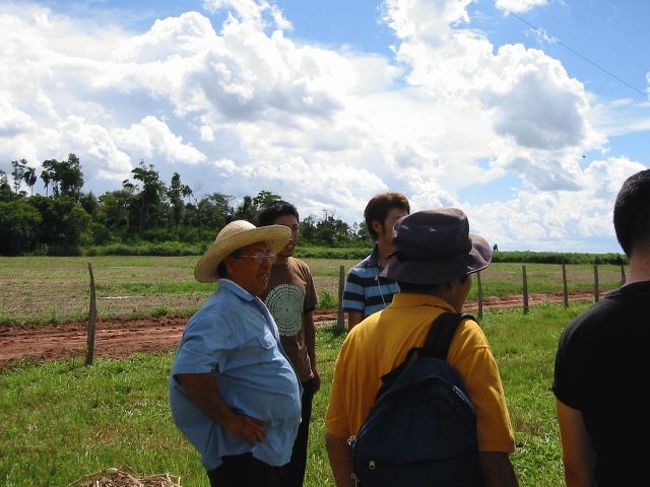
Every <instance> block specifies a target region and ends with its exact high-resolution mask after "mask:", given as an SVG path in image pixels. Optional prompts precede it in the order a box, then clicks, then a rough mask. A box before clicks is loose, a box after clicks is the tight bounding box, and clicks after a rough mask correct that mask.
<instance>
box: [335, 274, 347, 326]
mask: <svg viewBox="0 0 650 487" xmlns="http://www.w3.org/2000/svg"><path fill="white" fill-rule="evenodd" d="M344 285H345V268H344V267H343V266H340V267H339V303H338V310H337V313H336V328H337V329H338V330H339V331H343V330H345V317H344V316H343V287H344Z"/></svg>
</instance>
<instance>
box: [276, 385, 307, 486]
mask: <svg viewBox="0 0 650 487" xmlns="http://www.w3.org/2000/svg"><path fill="white" fill-rule="evenodd" d="M313 399H314V380H313V379H310V380H308V381H305V382H303V383H302V422H301V423H300V427H299V428H298V434H297V435H296V441H295V442H294V444H293V450H292V452H291V461H290V462H289V463H288V464H286V465H285V466H283V467H282V487H302V483H303V480H304V478H305V468H306V466H307V442H308V440H309V422H310V421H311V404H312V401H313Z"/></svg>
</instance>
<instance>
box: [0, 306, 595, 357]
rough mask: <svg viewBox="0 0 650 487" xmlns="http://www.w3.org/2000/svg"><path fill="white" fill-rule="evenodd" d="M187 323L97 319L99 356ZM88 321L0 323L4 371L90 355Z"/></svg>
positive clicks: (119, 352) (137, 348)
mask: <svg viewBox="0 0 650 487" xmlns="http://www.w3.org/2000/svg"><path fill="white" fill-rule="evenodd" d="M578 300H583V301H589V300H593V295H592V294H590V293H572V294H571V295H570V301H571V302H574V301H578ZM562 301H563V295H562V293H554V294H531V295H530V296H529V299H528V303H529V305H530V306H533V305H535V304H539V303H542V302H550V303H561V302H562ZM516 307H520V308H521V307H523V297H522V295H521V294H519V295H512V296H506V297H486V298H484V300H483V309H484V310H485V309H490V308H516ZM465 310H466V311H469V312H474V313H475V312H476V311H477V302H476V301H472V302H468V303H467V305H466V307H465ZM336 314H337V313H336V310H327V311H317V312H316V313H315V316H314V318H315V321H316V323H317V324H322V323H326V322H331V321H333V320H336ZM186 324H187V318H171V317H158V318H154V317H151V318H141V319H135V320H101V319H99V320H98V321H97V332H96V337H95V357H105V358H123V357H128V356H129V355H131V354H133V353H137V352H146V353H156V352H166V351H170V350H173V349H174V348H175V347H176V345H177V344H178V341H179V339H180V337H181V334H182V333H183V329H184V328H185V325H186ZM86 326H87V324H86V323H85V322H73V323H65V324H58V325H51V326H41V327H24V326H8V325H0V370H2V369H4V368H6V367H7V366H8V365H10V364H11V363H12V362H13V361H16V360H20V359H28V360H30V361H34V362H41V361H45V360H54V359H68V358H73V357H83V356H85V353H86Z"/></svg>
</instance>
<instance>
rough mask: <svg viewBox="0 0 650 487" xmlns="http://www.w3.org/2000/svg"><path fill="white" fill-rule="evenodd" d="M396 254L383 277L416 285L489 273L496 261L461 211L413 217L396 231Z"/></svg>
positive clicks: (425, 212) (400, 223) (428, 212)
mask: <svg viewBox="0 0 650 487" xmlns="http://www.w3.org/2000/svg"><path fill="white" fill-rule="evenodd" d="M393 243H394V244H395V252H394V253H393V255H392V257H391V259H390V260H389V262H388V265H387V266H386V267H385V268H384V270H383V272H382V275H383V276H384V277H388V278H389V279H393V280H395V281H400V282H408V283H412V284H440V283H443V282H448V281H453V280H455V279H459V278H461V277H463V276H466V275H468V274H473V273H475V272H478V271H480V270H482V269H485V268H486V267H487V266H488V265H489V264H490V261H491V260H492V251H491V249H490V245H489V244H488V242H487V240H485V239H484V238H483V237H481V236H479V235H471V234H470V233H469V223H468V221H467V216H466V215H465V213H463V212H462V211H461V210H459V209H457V208H438V209H435V210H423V211H418V212H415V213H411V214H410V215H407V216H405V217H403V218H400V219H399V220H398V221H397V222H396V223H395V227H394V228H393Z"/></svg>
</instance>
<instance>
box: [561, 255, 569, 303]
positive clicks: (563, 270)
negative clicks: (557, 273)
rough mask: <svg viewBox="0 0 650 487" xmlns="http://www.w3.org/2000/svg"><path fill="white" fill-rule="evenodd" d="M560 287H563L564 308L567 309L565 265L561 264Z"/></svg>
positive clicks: (567, 290) (567, 294)
mask: <svg viewBox="0 0 650 487" xmlns="http://www.w3.org/2000/svg"><path fill="white" fill-rule="evenodd" d="M562 285H563V286H564V287H563V289H564V307H565V308H568V307H569V286H568V285H567V281H566V264H562Z"/></svg>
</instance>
